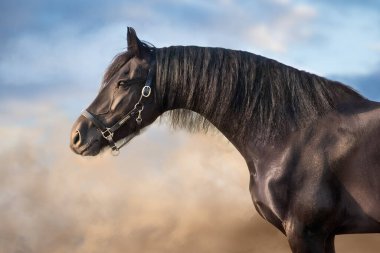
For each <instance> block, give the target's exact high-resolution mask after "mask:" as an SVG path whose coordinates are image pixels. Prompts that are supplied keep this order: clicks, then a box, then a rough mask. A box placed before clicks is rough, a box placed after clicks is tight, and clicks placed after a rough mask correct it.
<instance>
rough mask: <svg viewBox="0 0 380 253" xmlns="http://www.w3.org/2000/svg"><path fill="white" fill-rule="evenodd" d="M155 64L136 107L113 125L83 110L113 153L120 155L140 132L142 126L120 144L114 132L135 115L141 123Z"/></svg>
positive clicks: (83, 113)
mask: <svg viewBox="0 0 380 253" xmlns="http://www.w3.org/2000/svg"><path fill="white" fill-rule="evenodd" d="M154 66H155V64H152V66H151V68H150V69H149V73H148V77H147V79H146V82H145V85H144V87H143V88H142V90H141V95H140V98H139V100H138V102H137V103H136V104H135V106H134V108H133V109H132V110H130V111H129V112H128V113H127V114H126V115H125V116H124V117H122V118H121V119H120V120H119V121H118V122H116V123H115V124H114V125H113V126H111V127H107V126H106V125H104V124H103V123H102V122H101V121H100V120H99V119H98V118H97V117H96V116H97V115H94V114H92V113H91V112H89V111H87V110H84V111H83V112H82V115H83V116H84V117H85V118H87V119H88V120H90V121H91V122H92V123H94V125H95V126H96V127H97V128H98V130H99V131H100V132H101V134H102V136H103V138H104V139H106V140H107V141H108V144H109V146H110V147H111V153H112V155H115V156H116V155H118V154H119V153H120V151H119V150H120V148H122V147H123V146H124V145H125V144H127V143H128V142H129V141H130V140H131V139H132V138H133V137H135V136H136V135H138V134H139V132H140V128H139V129H138V130H137V131H136V132H135V133H132V134H130V135H129V136H127V137H125V138H123V139H121V140H120V141H121V143H120V144H119V145H118V144H117V143H116V142H115V141H114V139H113V136H114V133H115V132H116V131H117V130H118V129H119V128H120V127H121V126H123V125H124V124H125V123H127V121H128V120H129V119H131V118H132V117H133V116H135V115H136V114H137V117H136V123H137V125H138V126H140V125H141V122H142V118H141V112H142V111H143V110H144V104H143V99H144V98H148V97H149V96H150V95H151V91H152V81H153V75H154V73H153V70H152V67H154Z"/></svg>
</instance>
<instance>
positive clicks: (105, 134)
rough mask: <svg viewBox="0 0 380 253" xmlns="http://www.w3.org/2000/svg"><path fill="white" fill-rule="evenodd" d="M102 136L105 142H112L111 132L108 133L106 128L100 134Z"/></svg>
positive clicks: (108, 130)
mask: <svg viewBox="0 0 380 253" xmlns="http://www.w3.org/2000/svg"><path fill="white" fill-rule="evenodd" d="M102 135H103V137H104V138H105V139H107V140H112V137H113V132H111V131H110V129H109V128H107V129H106V130H105V131H103V132H102Z"/></svg>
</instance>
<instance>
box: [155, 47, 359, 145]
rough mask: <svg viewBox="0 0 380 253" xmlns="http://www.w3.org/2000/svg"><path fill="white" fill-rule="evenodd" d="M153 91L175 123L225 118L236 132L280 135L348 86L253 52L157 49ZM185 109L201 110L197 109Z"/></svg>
mask: <svg viewBox="0 0 380 253" xmlns="http://www.w3.org/2000/svg"><path fill="white" fill-rule="evenodd" d="M156 58H157V92H158V93H159V97H160V100H161V101H162V103H163V107H164V108H177V107H180V106H181V107H182V108H185V109H188V110H183V109H182V110H173V111H171V112H169V113H170V118H171V122H172V124H173V125H174V126H181V127H183V126H184V127H187V128H188V129H190V130H197V129H208V127H209V121H212V122H213V123H214V124H216V125H222V124H229V125H231V129H232V131H234V133H235V135H236V136H237V137H241V138H244V136H252V134H254V136H257V140H260V141H268V140H270V139H274V138H276V137H282V135H283V134H285V133H287V132H288V131H289V130H292V129H296V128H298V127H301V126H303V125H305V124H307V123H309V122H310V121H312V120H314V119H315V118H317V117H319V116H321V115H323V114H326V113H327V112H329V111H330V110H333V109H334V108H335V107H336V99H337V98H338V97H340V96H347V95H354V96H360V95H359V94H357V93H356V92H354V91H353V90H351V89H350V88H348V87H347V86H345V85H343V84H340V83H337V82H333V81H330V80H328V79H325V78H322V77H319V76H316V75H313V74H310V73H307V72H304V71H299V70H297V69H295V68H292V67H289V66H286V65H284V64H281V63H279V62H277V61H274V60H271V59H267V58H265V57H262V56H258V55H255V54H252V53H248V52H243V51H235V50H228V49H222V48H204V47H194V46H190V47H182V46H176V47H169V48H162V49H158V50H157V52H156ZM189 110H193V111H196V112H198V113H201V114H202V115H204V116H205V117H207V119H208V120H209V121H207V120H205V118H204V117H202V116H200V115H195V114H194V113H191V112H190V111H189Z"/></svg>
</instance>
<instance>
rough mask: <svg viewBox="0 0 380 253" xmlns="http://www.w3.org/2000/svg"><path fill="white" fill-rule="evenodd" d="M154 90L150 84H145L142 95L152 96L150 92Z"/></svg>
mask: <svg viewBox="0 0 380 253" xmlns="http://www.w3.org/2000/svg"><path fill="white" fill-rule="evenodd" d="M151 92H152V88H150V87H149V86H147V85H145V86H144V87H143V88H142V91H141V95H142V96H143V97H146V98H147V97H149V96H150V93H151Z"/></svg>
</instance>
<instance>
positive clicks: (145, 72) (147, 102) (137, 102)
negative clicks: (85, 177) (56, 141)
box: [70, 28, 160, 156]
mask: <svg viewBox="0 0 380 253" xmlns="http://www.w3.org/2000/svg"><path fill="white" fill-rule="evenodd" d="M127 40H128V50H127V51H126V52H123V53H121V54H119V55H118V56H116V57H115V59H114V60H113V62H112V63H111V65H110V66H109V67H108V69H107V71H106V73H105V75H104V78H103V83H102V87H101V89H100V91H99V93H98V95H97V97H96V98H95V100H94V101H93V102H92V103H91V104H90V106H89V107H88V108H87V109H85V110H84V111H83V112H82V114H81V115H80V117H79V118H78V119H77V120H76V122H75V123H74V126H73V128H72V131H71V144H70V146H71V149H72V150H73V151H74V152H75V153H77V154H80V155H85V156H87V155H92V156H95V155H97V154H99V152H100V151H101V150H102V149H103V148H105V147H106V146H110V147H111V148H112V151H113V153H114V154H117V153H118V151H119V149H120V147H121V146H123V145H124V144H126V143H127V142H128V141H129V140H130V139H132V138H133V137H134V136H136V135H137V134H138V133H139V132H140V130H141V129H142V128H144V127H145V126H147V125H149V124H151V123H152V122H154V120H155V119H156V118H157V117H158V116H159V115H160V108H159V106H158V103H156V102H157V99H156V96H155V91H154V87H155V72H156V69H155V66H156V65H155V52H154V48H153V47H151V46H149V45H147V44H146V43H143V42H141V41H140V40H139V38H138V37H137V35H136V32H135V31H134V29H133V28H128V34H127Z"/></svg>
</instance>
